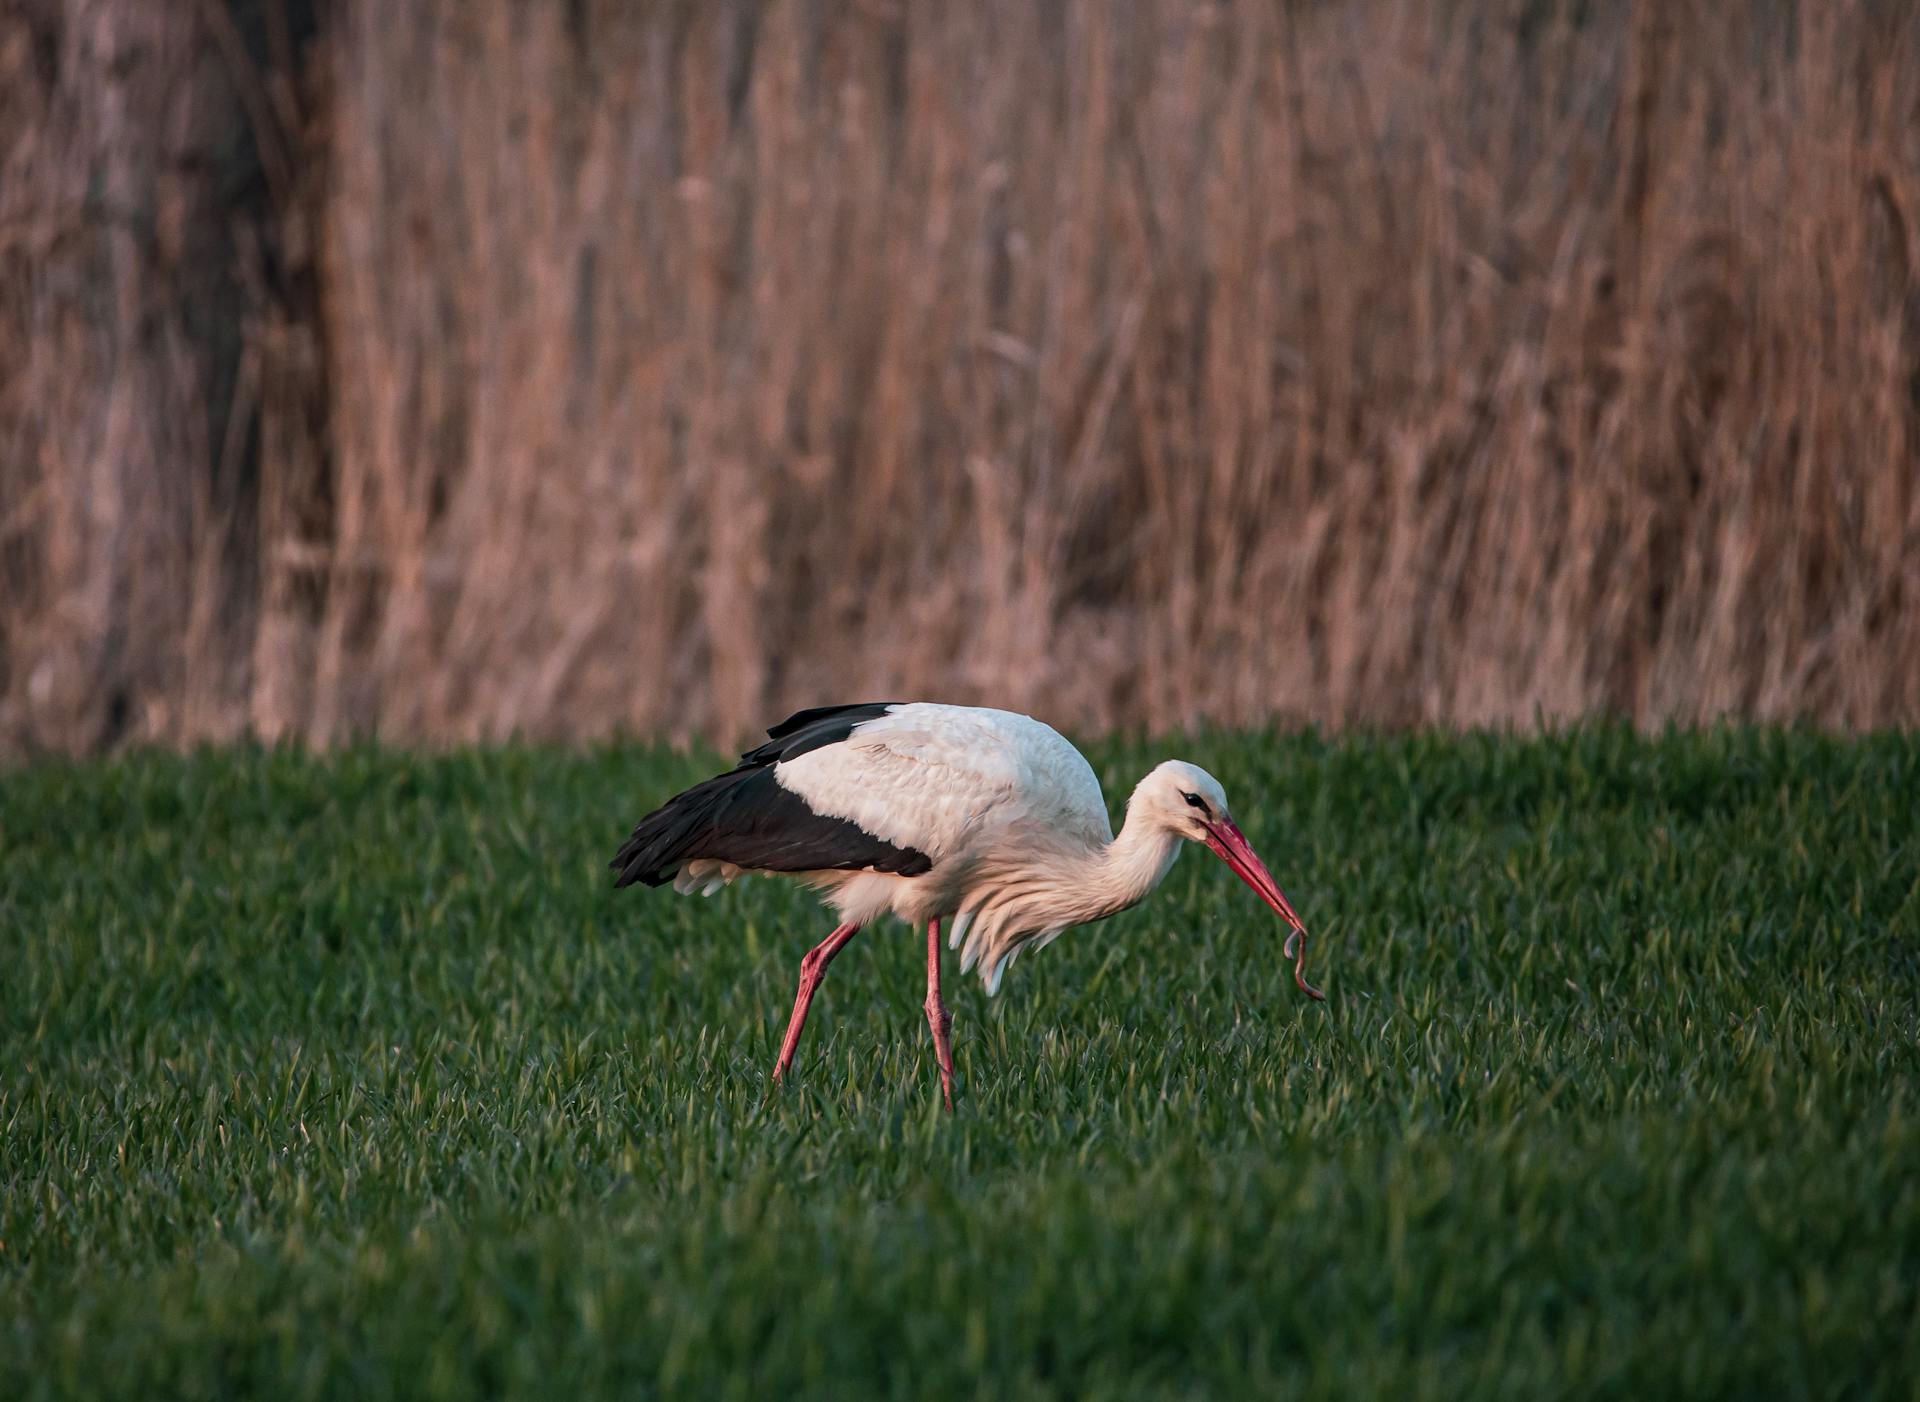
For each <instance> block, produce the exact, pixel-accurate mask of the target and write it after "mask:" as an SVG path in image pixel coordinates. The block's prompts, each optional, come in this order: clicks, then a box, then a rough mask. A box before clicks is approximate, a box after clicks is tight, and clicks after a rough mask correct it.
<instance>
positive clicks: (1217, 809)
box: [1128, 759, 1326, 1000]
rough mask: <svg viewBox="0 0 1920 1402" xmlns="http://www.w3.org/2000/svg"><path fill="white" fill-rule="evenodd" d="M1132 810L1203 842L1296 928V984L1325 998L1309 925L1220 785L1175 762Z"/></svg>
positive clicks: (1290, 936) (1289, 948)
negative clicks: (1316, 981) (1310, 978)
mask: <svg viewBox="0 0 1920 1402" xmlns="http://www.w3.org/2000/svg"><path fill="white" fill-rule="evenodd" d="M1128 806H1129V808H1133V807H1144V810H1145V812H1144V816H1146V817H1147V818H1149V819H1150V820H1151V821H1153V822H1155V823H1156V824H1158V825H1159V826H1161V827H1163V828H1165V829H1167V830H1168V831H1169V832H1172V833H1175V834H1177V835H1178V836H1180V837H1184V838H1186V839H1187V840H1188V841H1189V842H1203V843H1205V844H1206V845H1207V847H1208V848H1209V849H1210V850H1211V851H1212V852H1213V854H1214V855H1215V856H1216V857H1218V858H1220V860H1221V861H1223V862H1225V863H1226V864H1227V865H1228V866H1229V867H1231V868H1232V869H1233V874H1234V875H1235V876H1238V877H1239V878H1240V879H1241V880H1242V881H1244V882H1246V883H1247V885H1249V886H1251V887H1252V888H1253V890H1254V893H1255V894H1256V895H1258V896H1259V897H1260V899H1261V900H1263V901H1265V902H1266V903H1267V904H1268V905H1270V906H1272V907H1273V910H1274V913H1275V914H1276V915H1278V916H1279V917H1280V918H1281V919H1282V920H1284V921H1286V922H1287V924H1288V925H1289V926H1290V927H1291V928H1290V929H1289V930H1288V932H1287V943H1286V946H1285V949H1286V953H1287V954H1288V956H1289V957H1291V958H1292V959H1293V981H1294V982H1295V983H1297V984H1299V985H1300V991H1301V992H1303V993H1305V994H1306V995H1307V996H1308V997H1310V998H1313V999H1316V1000H1318V999H1322V998H1324V997H1325V996H1326V995H1325V994H1323V993H1321V991H1320V990H1319V989H1317V988H1315V987H1314V986H1313V985H1312V984H1310V983H1308V982H1307V978H1306V973H1305V965H1306V961H1307V927H1306V926H1305V925H1303V924H1302V923H1301V921H1300V917H1299V916H1298V915H1297V914H1295V913H1294V909H1293V903H1292V902H1291V901H1289V900H1288V899H1287V898H1286V895H1285V893H1283V892H1282V891H1281V889H1280V883H1279V882H1277V881H1275V880H1274V879H1273V873H1272V872H1270V871H1268V870H1267V864H1266V863H1265V862H1263V861H1261V860H1260V854H1259V853H1257V852H1255V851H1254V850H1253V845H1252V844H1251V843H1249V842H1248V841H1247V837H1246V834H1245V833H1243V832H1241V831H1240V826H1239V824H1237V823H1235V822H1234V821H1233V816H1232V814H1230V813H1229V812H1228V811H1227V794H1226V790H1225V789H1222V788H1221V787H1220V781H1219V780H1218V779H1216V778H1214V777H1213V775H1211V774H1209V773H1207V771H1206V770H1204V769H1202V768H1201V767H1200V766H1199V765H1197V764H1188V763H1187V762H1186V761H1185V760H1180V759H1170V760H1168V761H1167V762H1166V763H1165V764H1162V765H1160V766H1159V767H1158V768H1156V769H1155V770H1154V771H1153V772H1152V773H1151V774H1149V775H1147V777H1146V778H1145V779H1143V780H1142V781H1141V783H1140V787H1139V788H1138V789H1136V790H1135V791H1134V795H1133V800H1132V802H1131V803H1130V804H1129V805H1128Z"/></svg>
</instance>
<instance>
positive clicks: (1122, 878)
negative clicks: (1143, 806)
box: [1097, 808, 1181, 915]
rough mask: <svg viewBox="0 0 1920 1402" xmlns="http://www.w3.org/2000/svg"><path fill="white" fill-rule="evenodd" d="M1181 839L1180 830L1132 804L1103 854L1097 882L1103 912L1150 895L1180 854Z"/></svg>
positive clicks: (1121, 908)
mask: <svg viewBox="0 0 1920 1402" xmlns="http://www.w3.org/2000/svg"><path fill="white" fill-rule="evenodd" d="M1180 842H1181V838H1180V835H1179V834H1178V833H1174V832H1170V831H1168V830H1167V829H1166V828H1164V827H1162V826H1161V825H1160V824H1158V823H1155V822H1152V821H1149V820H1148V819H1146V818H1144V817H1142V816H1140V815H1139V814H1138V813H1136V812H1134V811H1133V809H1131V808H1129V809H1128V810H1127V821H1126V822H1125V823H1124V824H1122V825H1121V828H1120V835H1119V836H1118V837H1116V838H1114V840H1113V841H1112V842H1111V843H1110V844H1109V845H1108V847H1107V850H1106V851H1105V852H1104V853H1102V854H1101V858H1100V865H1101V872H1100V880H1099V882H1098V883H1097V884H1098V887H1099V889H1100V892H1101V896H1102V905H1103V906H1104V909H1103V910H1102V911H1101V914H1103V915H1111V914H1113V913H1114V912H1115V911H1121V910H1125V909H1126V908H1127V907H1128V906H1132V905H1138V904H1139V903H1140V902H1141V901H1143V900H1145V899H1146V898H1147V897H1148V896H1149V895H1151V894H1152V893H1153V889H1154V887H1156V886H1158V885H1159V884H1160V883H1161V881H1162V880H1164V879H1165V878H1166V875H1167V873H1168V872H1169V871H1170V870H1172V868H1173V862H1174V858H1176V857H1178V856H1179V855H1180Z"/></svg>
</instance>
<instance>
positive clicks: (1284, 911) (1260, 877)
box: [1206, 818, 1327, 1002]
mask: <svg viewBox="0 0 1920 1402" xmlns="http://www.w3.org/2000/svg"><path fill="white" fill-rule="evenodd" d="M1206 828H1207V846H1209V847H1211V848H1212V849H1213V852H1214V855H1215V856H1217V857H1218V858H1220V860H1221V861H1223V862H1225V863H1226V864H1227V865H1228V866H1230V867H1232V868H1233V874H1234V875H1235V876H1238V877H1239V878H1240V879H1241V880H1242V881H1244V882H1246V883H1247V885H1249V886H1251V887H1253V889H1254V892H1255V894H1257V895H1258V896H1259V897H1260V899H1261V900H1263V901H1265V902H1266V903H1267V904H1268V905H1270V906H1272V907H1273V909H1274V912H1275V913H1276V914H1277V915H1279V917H1280V918H1281V919H1282V920H1284V921H1286V922H1287V923H1288V924H1289V925H1291V926H1293V928H1292V929H1291V930H1290V931H1288V932H1287V943H1286V946H1285V950H1286V953H1287V954H1288V955H1289V956H1290V957H1291V958H1292V959H1293V981H1294V982H1295V983H1297V984H1299V985H1300V991H1301V992H1302V993H1304V994H1306V995H1307V996H1308V997H1309V998H1312V999H1315V1000H1316V1001H1321V1002H1324V1001H1325V1000H1326V996H1327V995H1326V994H1324V993H1322V992H1321V991H1320V990H1319V989H1317V988H1315V987H1314V986H1313V985H1312V984H1310V983H1308V982H1307V975H1306V972H1305V970H1306V963H1307V927H1306V926H1305V925H1303V924H1301V923H1300V917H1299V916H1298V915H1296V914H1295V913H1294V909H1293V902H1292V901H1290V900H1288V899H1287V897H1286V893H1285V892H1283V891H1282V890H1281V889H1280V883H1279V882H1277V881H1275V880H1274V879H1273V873H1272V872H1270V871H1268V870H1267V864H1266V863H1265V862H1263V861H1261V860H1260V854H1259V853H1257V852H1255V851H1254V850H1253V847H1252V846H1251V845H1250V844H1249V843H1248V842H1247V837H1246V834H1245V833H1243V832H1241V831H1240V829H1239V828H1238V827H1237V826H1236V825H1235V824H1234V821H1233V819H1231V818H1222V819H1221V820H1220V821H1219V822H1217V823H1208V824H1207V825H1206Z"/></svg>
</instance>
